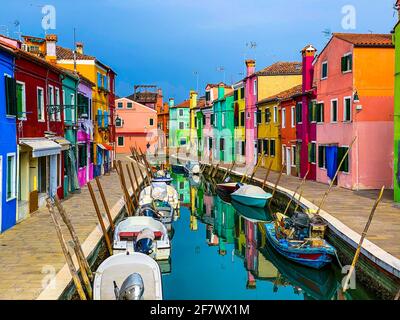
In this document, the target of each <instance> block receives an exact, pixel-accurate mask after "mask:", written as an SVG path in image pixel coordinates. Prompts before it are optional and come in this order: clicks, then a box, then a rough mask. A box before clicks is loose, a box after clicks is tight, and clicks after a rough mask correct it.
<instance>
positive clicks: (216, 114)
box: [213, 113, 218, 126]
mask: <svg viewBox="0 0 400 320" xmlns="http://www.w3.org/2000/svg"><path fill="white" fill-rule="evenodd" d="M213 124H214V125H215V126H217V124H218V113H214V121H213Z"/></svg>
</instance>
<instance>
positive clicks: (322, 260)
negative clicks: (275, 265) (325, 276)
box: [265, 222, 335, 269]
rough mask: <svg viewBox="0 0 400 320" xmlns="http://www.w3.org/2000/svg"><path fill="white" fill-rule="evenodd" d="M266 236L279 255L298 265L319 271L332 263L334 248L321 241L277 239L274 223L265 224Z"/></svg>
mask: <svg viewBox="0 0 400 320" xmlns="http://www.w3.org/2000/svg"><path fill="white" fill-rule="evenodd" d="M265 231H266V236H267V239H268V240H269V242H270V243H271V245H272V246H273V247H274V248H275V250H277V251H278V252H279V253H280V254H281V255H283V256H284V257H286V258H287V259H289V260H292V261H295V262H297V263H299V264H302V265H305V266H308V267H311V268H315V269H320V268H322V267H324V266H326V265H327V264H329V263H331V262H332V257H333V256H334V255H335V248H334V247H332V246H331V245H330V244H329V243H327V242H326V241H325V240H323V239H317V240H316V241H318V242H319V243H318V245H315V243H314V240H315V239H312V240H310V241H308V240H307V239H306V240H299V241H297V240H287V239H284V238H282V239H278V238H277V235H276V231H275V222H271V223H266V224H265Z"/></svg>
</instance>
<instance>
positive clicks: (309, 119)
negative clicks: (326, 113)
mask: <svg viewBox="0 0 400 320" xmlns="http://www.w3.org/2000/svg"><path fill="white" fill-rule="evenodd" d="M308 121H309V122H312V121H313V103H312V101H309V102H308Z"/></svg>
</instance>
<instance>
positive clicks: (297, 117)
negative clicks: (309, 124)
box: [296, 102, 303, 124]
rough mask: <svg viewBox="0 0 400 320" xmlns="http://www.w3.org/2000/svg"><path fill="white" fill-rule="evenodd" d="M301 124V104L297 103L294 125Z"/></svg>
mask: <svg viewBox="0 0 400 320" xmlns="http://www.w3.org/2000/svg"><path fill="white" fill-rule="evenodd" d="M302 122H303V104H302V103H301V102H298V103H297V105H296V123H297V124H299V123H302Z"/></svg>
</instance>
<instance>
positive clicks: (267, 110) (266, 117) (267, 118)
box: [265, 108, 271, 123]
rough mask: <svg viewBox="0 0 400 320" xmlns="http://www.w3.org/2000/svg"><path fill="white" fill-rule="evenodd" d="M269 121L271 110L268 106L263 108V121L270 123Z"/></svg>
mask: <svg viewBox="0 0 400 320" xmlns="http://www.w3.org/2000/svg"><path fill="white" fill-rule="evenodd" d="M270 121H271V111H270V110H269V108H265V123H270Z"/></svg>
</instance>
